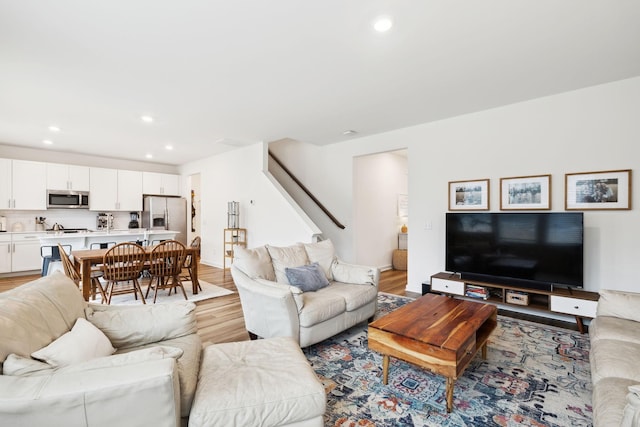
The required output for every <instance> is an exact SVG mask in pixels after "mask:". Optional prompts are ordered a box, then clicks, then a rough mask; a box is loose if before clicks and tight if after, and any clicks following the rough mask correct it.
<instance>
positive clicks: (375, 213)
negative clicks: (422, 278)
mask: <svg viewBox="0 0 640 427" xmlns="http://www.w3.org/2000/svg"><path fill="white" fill-rule="evenodd" d="M353 161H354V165H353V185H354V188H353V209H354V225H355V229H354V241H355V244H354V247H355V259H356V263H357V264H361V265H376V266H379V267H380V268H381V269H386V268H391V266H392V257H393V252H394V251H395V250H397V249H398V237H399V236H398V235H399V234H400V233H401V229H402V226H403V225H407V224H408V220H409V218H408V198H409V170H408V150H407V149H401V150H394V151H388V152H383V153H376V154H370V155H366V156H359V157H354V160H353Z"/></svg>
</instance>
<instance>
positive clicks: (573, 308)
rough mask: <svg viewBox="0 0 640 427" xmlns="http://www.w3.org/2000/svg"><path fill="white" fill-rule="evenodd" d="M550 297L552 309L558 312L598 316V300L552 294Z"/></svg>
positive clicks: (591, 316)
mask: <svg viewBox="0 0 640 427" xmlns="http://www.w3.org/2000/svg"><path fill="white" fill-rule="evenodd" d="M549 298H550V303H549V305H550V309H551V311H555V312H556V313H565V314H571V315H573V316H581V317H590V318H594V317H596V308H597V306H598V301H590V300H585V299H580V298H570V297H561V296H558V295H551V296H550V297H549Z"/></svg>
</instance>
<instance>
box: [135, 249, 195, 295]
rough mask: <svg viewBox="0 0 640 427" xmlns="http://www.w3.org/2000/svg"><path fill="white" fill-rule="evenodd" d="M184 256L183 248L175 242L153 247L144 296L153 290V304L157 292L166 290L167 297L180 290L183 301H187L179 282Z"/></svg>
mask: <svg viewBox="0 0 640 427" xmlns="http://www.w3.org/2000/svg"><path fill="white" fill-rule="evenodd" d="M184 256H185V247H184V245H183V244H182V243H180V242H178V241H177V240H165V241H163V242H161V243H159V244H157V245H156V246H154V247H153V249H152V250H151V256H150V260H149V261H150V262H149V269H148V271H149V274H150V275H151V281H150V282H149V287H148V288H147V292H146V295H145V296H147V297H148V296H149V291H150V290H151V289H154V295H153V302H154V303H155V302H156V299H157V298H158V290H160V289H168V290H169V295H171V291H176V292H177V289H178V288H180V289H181V290H182V294H183V295H184V299H188V298H187V293H186V292H185V290H184V286H182V281H181V280H180V273H181V272H182V266H183V264H184Z"/></svg>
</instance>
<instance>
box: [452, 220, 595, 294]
mask: <svg viewBox="0 0 640 427" xmlns="http://www.w3.org/2000/svg"><path fill="white" fill-rule="evenodd" d="M446 215H447V218H446V266H445V268H446V270H447V271H450V272H453V273H459V274H460V275H461V278H462V279H467V280H477V281H485V282H490V283H497V284H505V285H511V286H522V287H529V288H533V289H542V290H551V289H553V287H554V286H559V287H578V288H581V287H582V286H583V236H584V225H583V214H582V212H547V213H502V212H500V213H447V214H446Z"/></svg>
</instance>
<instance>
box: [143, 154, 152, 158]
mask: <svg viewBox="0 0 640 427" xmlns="http://www.w3.org/2000/svg"><path fill="white" fill-rule="evenodd" d="M145 157H146V158H147V159H153V154H147V155H145Z"/></svg>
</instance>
